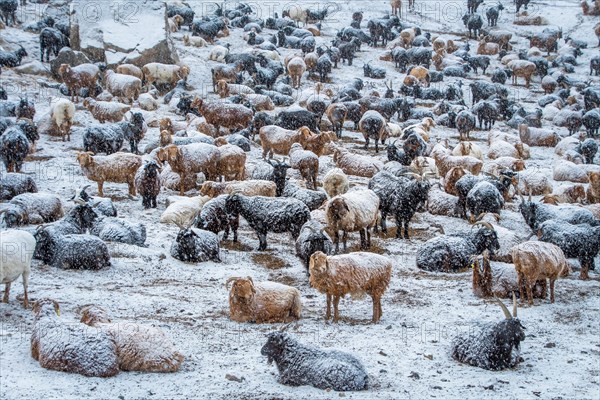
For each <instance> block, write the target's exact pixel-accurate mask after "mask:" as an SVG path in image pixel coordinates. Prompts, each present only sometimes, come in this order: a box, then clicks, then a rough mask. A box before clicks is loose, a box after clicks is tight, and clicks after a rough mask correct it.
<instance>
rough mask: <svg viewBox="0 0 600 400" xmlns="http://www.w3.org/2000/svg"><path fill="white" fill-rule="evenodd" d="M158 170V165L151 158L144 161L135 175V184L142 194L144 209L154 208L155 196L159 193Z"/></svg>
mask: <svg viewBox="0 0 600 400" xmlns="http://www.w3.org/2000/svg"><path fill="white" fill-rule="evenodd" d="M160 170H161V168H160V166H159V165H158V164H157V163H156V161H154V160H153V161H149V162H147V163H145V164H144V166H143V167H142V168H141V171H138V173H137V174H136V176H135V186H136V189H137V191H138V193H139V195H140V196H142V207H144V209H147V208H156V198H157V197H158V194H159V193H160V175H159V173H160Z"/></svg>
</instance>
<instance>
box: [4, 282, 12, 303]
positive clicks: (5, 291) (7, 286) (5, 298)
mask: <svg viewBox="0 0 600 400" xmlns="http://www.w3.org/2000/svg"><path fill="white" fill-rule="evenodd" d="M9 293H10V282H7V283H5V284H4V297H2V302H3V303H8V295H9Z"/></svg>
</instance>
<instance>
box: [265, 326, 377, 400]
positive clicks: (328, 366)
mask: <svg viewBox="0 0 600 400" xmlns="http://www.w3.org/2000/svg"><path fill="white" fill-rule="evenodd" d="M260 354H262V355H263V356H267V357H268V361H269V363H271V362H273V361H275V364H276V365H277V370H278V371H279V383H281V384H283V385H289V386H302V385H311V386H314V387H316V388H319V389H333V390H336V391H351V390H366V389H368V387H369V376H368V374H367V372H366V371H365V368H364V367H363V365H362V363H361V362H360V360H358V359H357V358H356V357H354V356H352V355H350V354H348V353H344V352H341V351H337V350H321V349H318V348H315V347H309V346H306V345H304V344H302V343H300V342H298V341H297V340H296V339H294V338H293V337H292V336H290V335H288V334H287V333H284V332H273V333H270V334H269V336H268V339H267V343H266V344H265V345H264V346H263V347H262V349H261V350H260Z"/></svg>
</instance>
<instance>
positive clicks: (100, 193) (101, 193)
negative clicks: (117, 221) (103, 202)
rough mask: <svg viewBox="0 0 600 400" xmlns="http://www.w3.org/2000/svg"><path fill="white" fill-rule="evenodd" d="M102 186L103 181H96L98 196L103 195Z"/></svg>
mask: <svg viewBox="0 0 600 400" xmlns="http://www.w3.org/2000/svg"><path fill="white" fill-rule="evenodd" d="M103 186H104V182H102V181H100V182H98V196H100V197H104V192H103V191H102V187H103Z"/></svg>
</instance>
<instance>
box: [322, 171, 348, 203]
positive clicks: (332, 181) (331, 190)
mask: <svg viewBox="0 0 600 400" xmlns="http://www.w3.org/2000/svg"><path fill="white" fill-rule="evenodd" d="M322 183H323V190H325V193H327V195H328V196H329V197H330V198H331V197H335V196H337V195H339V194H344V193H346V192H347V191H348V189H349V188H350V185H349V183H348V176H346V174H345V173H344V171H342V170H341V169H340V168H332V169H330V170H329V171H327V173H326V174H325V176H324V177H323V182H322Z"/></svg>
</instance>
